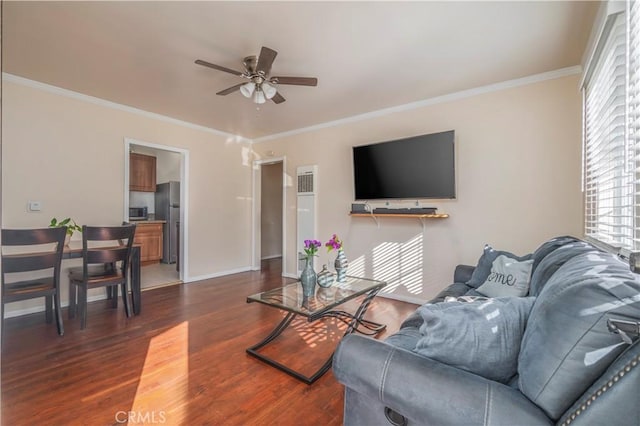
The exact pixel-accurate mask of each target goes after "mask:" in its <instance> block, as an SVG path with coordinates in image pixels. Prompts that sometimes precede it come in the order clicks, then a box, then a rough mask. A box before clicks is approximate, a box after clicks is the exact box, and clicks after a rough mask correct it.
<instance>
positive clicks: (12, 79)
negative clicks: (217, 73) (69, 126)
mask: <svg viewBox="0 0 640 426" xmlns="http://www.w3.org/2000/svg"><path fill="white" fill-rule="evenodd" d="M2 80H3V81H7V82H9V83H15V84H19V85H21V86H26V87H31V88H34V89H39V90H42V91H45V92H49V93H53V94H56V95H61V96H65V97H67V98H71V99H76V100H80V101H84V102H89V103H92V104H94V105H99V106H103V107H106V108H111V109H115V110H119V111H124V112H129V113H132V114H137V115H141V116H143V117H147V118H151V119H154V120H158V121H163V122H165V123H170V124H176V125H178V126H182V127H187V128H189V129H194V130H200V131H202V132H207V133H211V134H214V135H217V136H222V137H225V138H227V139H229V138H231V139H233V140H234V141H235V142H247V143H251V142H252V140H251V139H248V138H245V137H244V136H240V135H234V134H232V133H227V132H224V131H222V130H218V129H214V128H211V127H206V126H201V125H199V124H195V123H190V122H188V121H183V120H178V119H177V118H172V117H168V116H166V115H162V114H156V113H155V112H149V111H145V110H142V109H138V108H134V107H130V106H127V105H122V104H119V103H116V102H112V101H107V100H105V99H102V98H96V97H94V96H89V95H85V94H83V93H79V92H74V91H72V90H68V89H63V88H61V87H57V86H53V85H50V84H46V83H41V82H39V81H35V80H30V79H28V78H24V77H20V76H17V75H14V74H9V73H6V72H3V73H2Z"/></svg>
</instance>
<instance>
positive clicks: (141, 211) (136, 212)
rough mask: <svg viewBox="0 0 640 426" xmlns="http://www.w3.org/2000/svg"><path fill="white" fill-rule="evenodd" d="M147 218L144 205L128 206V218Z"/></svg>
mask: <svg viewBox="0 0 640 426" xmlns="http://www.w3.org/2000/svg"><path fill="white" fill-rule="evenodd" d="M148 218H149V214H148V212H147V208H146V207H129V220H147V219H148Z"/></svg>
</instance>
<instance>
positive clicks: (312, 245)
mask: <svg viewBox="0 0 640 426" xmlns="http://www.w3.org/2000/svg"><path fill="white" fill-rule="evenodd" d="M321 245H322V242H321V241H318V240H304V253H305V258H307V259H311V258H312V257H313V256H316V253H317V252H318V248H319V247H320V246H321Z"/></svg>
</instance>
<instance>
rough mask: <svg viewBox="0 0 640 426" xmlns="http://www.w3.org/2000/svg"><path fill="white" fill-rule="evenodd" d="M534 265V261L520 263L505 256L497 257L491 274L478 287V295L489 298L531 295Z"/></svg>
mask: <svg viewBox="0 0 640 426" xmlns="http://www.w3.org/2000/svg"><path fill="white" fill-rule="evenodd" d="M532 265H533V260H532V259H529V260H523V261H518V260H516V259H513V258H511V257H507V256H505V255H503V254H502V255H500V256H498V257H496V259H495V260H494V261H493V265H492V266H491V273H490V274H489V276H488V277H487V279H486V281H485V282H484V283H483V284H482V285H481V286H480V287H478V289H477V290H478V293H481V294H484V295H485V296H488V297H508V296H516V297H521V296H526V295H527V294H529V280H530V279H531V266H532Z"/></svg>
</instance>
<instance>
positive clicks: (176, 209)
mask: <svg viewBox="0 0 640 426" xmlns="http://www.w3.org/2000/svg"><path fill="white" fill-rule="evenodd" d="M155 201H156V202H155V204H156V212H155V218H156V220H164V221H166V222H165V224H164V225H163V226H162V263H176V262H177V260H178V255H179V253H178V226H177V224H178V222H179V221H180V182H167V183H160V184H158V185H156V197H155Z"/></svg>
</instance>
